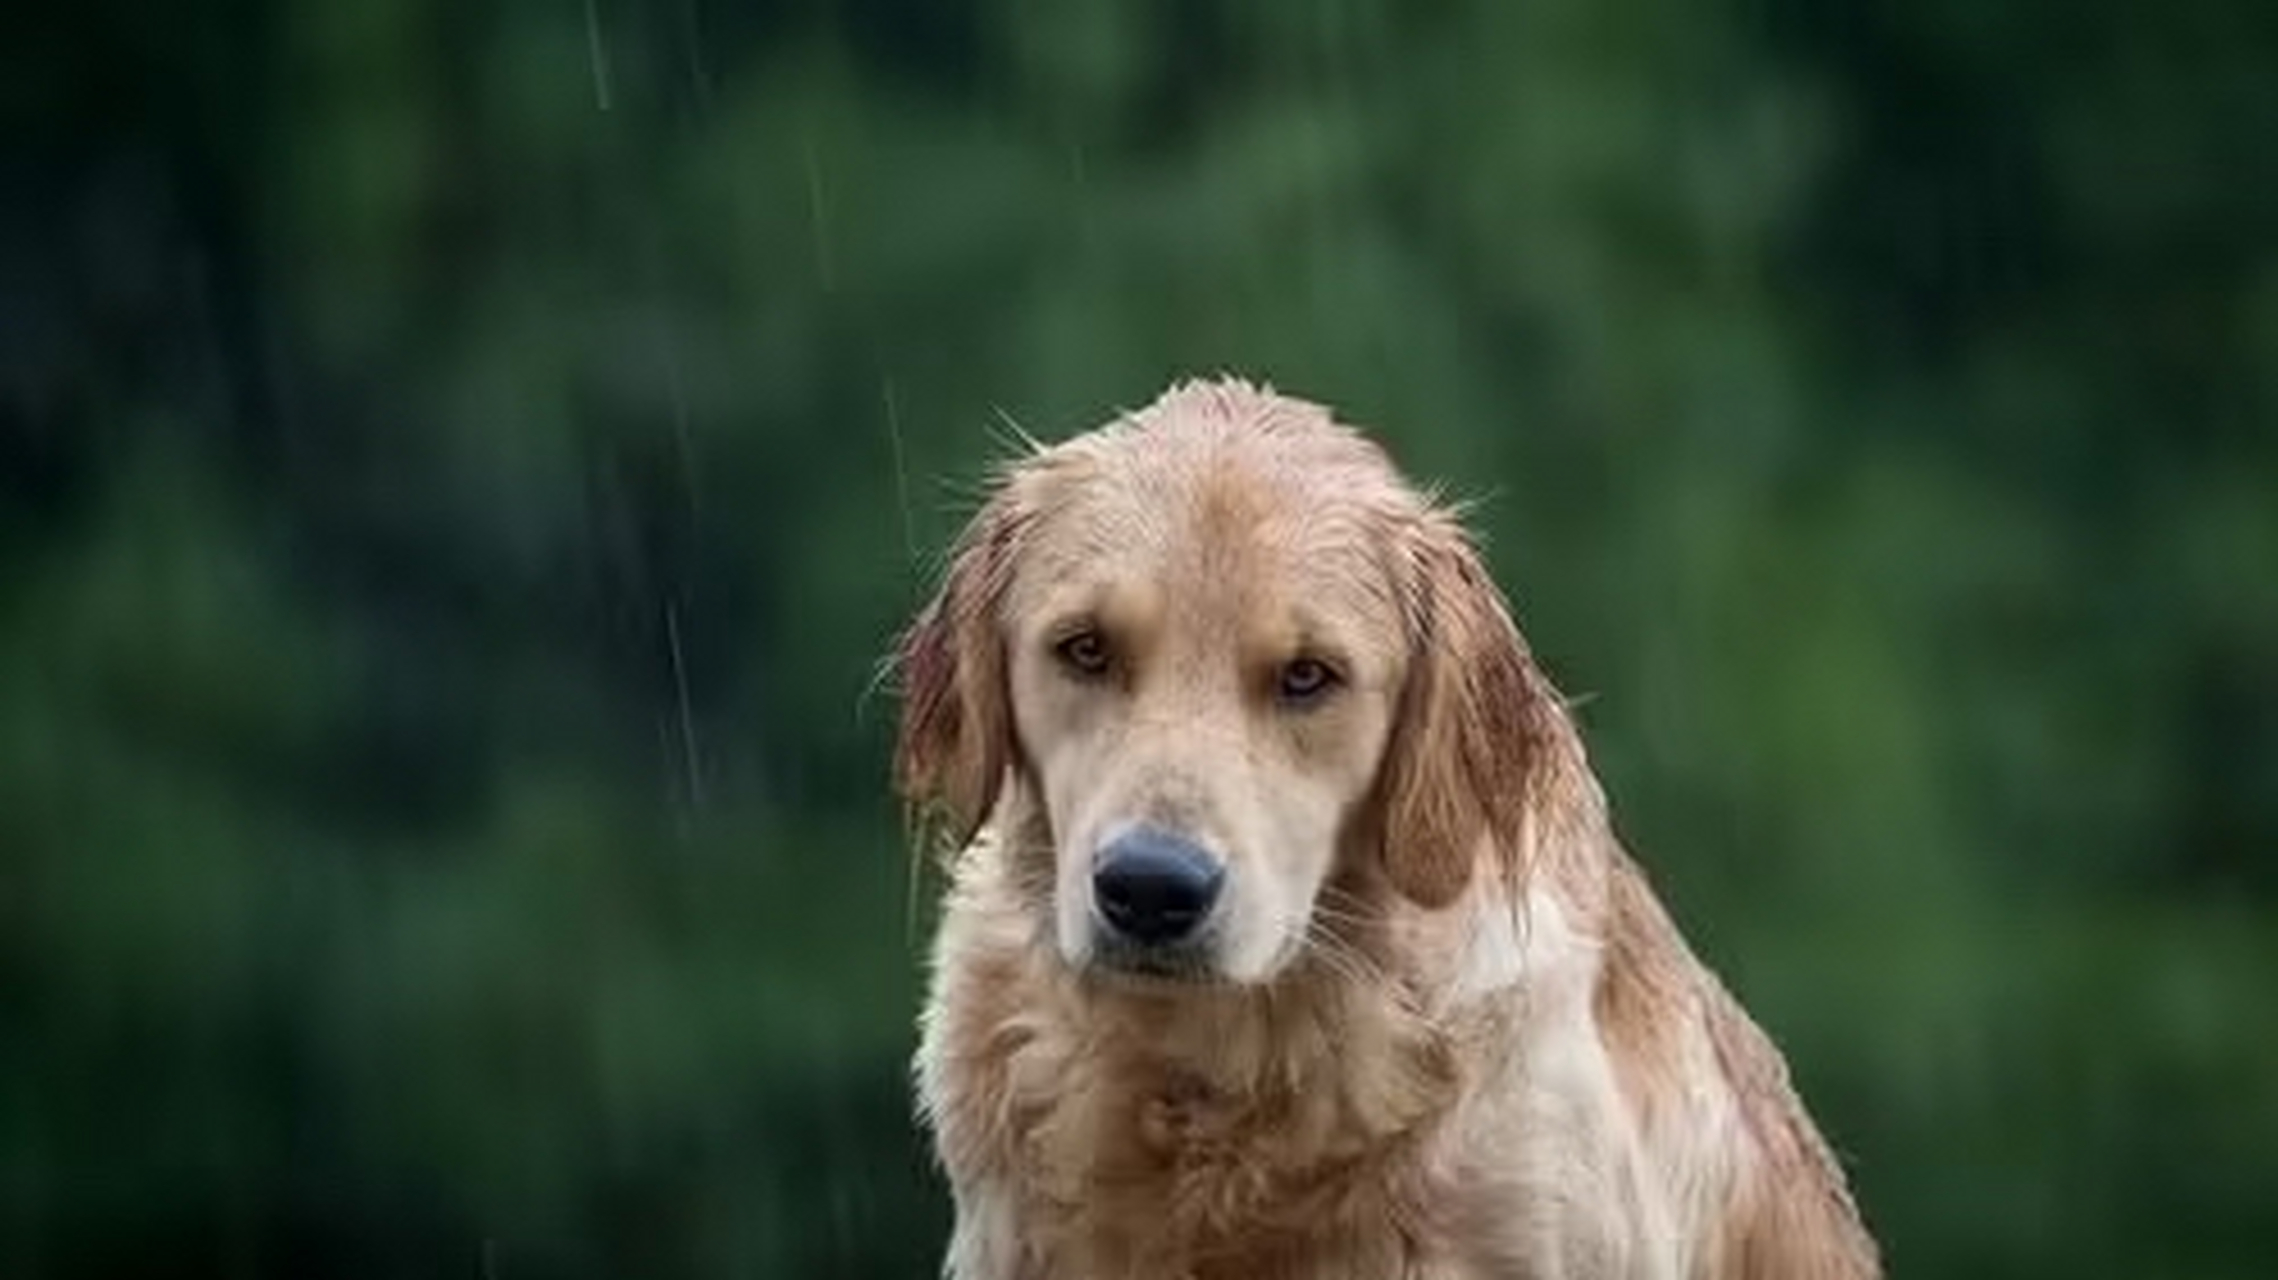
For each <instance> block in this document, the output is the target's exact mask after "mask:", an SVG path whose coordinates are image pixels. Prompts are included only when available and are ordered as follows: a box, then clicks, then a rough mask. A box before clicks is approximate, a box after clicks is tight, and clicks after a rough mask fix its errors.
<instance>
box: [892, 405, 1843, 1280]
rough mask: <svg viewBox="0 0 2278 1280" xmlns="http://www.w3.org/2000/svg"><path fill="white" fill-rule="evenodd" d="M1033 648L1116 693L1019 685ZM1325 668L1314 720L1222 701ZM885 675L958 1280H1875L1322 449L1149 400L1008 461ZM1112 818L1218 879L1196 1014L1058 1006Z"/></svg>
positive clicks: (1510, 659) (1732, 1008) (1176, 991)
mask: <svg viewBox="0 0 2278 1280" xmlns="http://www.w3.org/2000/svg"><path fill="white" fill-rule="evenodd" d="M1071 609H1076V610H1077V611H1078V613H1079V614H1080V616H1082V617H1084V618H1087V619H1088V618H1093V617H1095V616H1096V617H1097V618H1100V619H1105V620H1106V621H1102V622H1100V623H1099V624H1098V625H1100V626H1102V627H1111V628H1114V627H1119V628H1121V630H1120V631H1117V632H1116V633H1115V634H1116V636H1117V637H1118V641H1117V642H1118V643H1120V644H1122V645H1124V646H1126V647H1127V648H1128V650H1129V656H1128V657H1127V658H1126V657H1123V656H1121V655H1120V654H1119V658H1118V661H1119V665H1118V667H1117V669H1116V673H1115V676H1114V678H1113V680H1111V681H1109V682H1107V683H1105V684H1101V685H1098V686H1097V687H1091V688H1083V689H1075V688H1067V687H1063V685H1064V684H1065V682H1064V681H1063V680H1062V679H1061V677H1059V676H1057V675H1055V673H1054V669H1053V668H1052V666H1051V664H1050V663H1049V662H1048V661H1046V660H1045V659H1043V658H1040V657H1038V656H1037V655H1038V652H1039V651H1040V649H1041V648H1042V647H1043V644H1044V641H1045V640H1046V639H1048V638H1049V637H1050V636H1051V635H1052V634H1055V633H1053V632H1051V631H1050V630H1049V629H1048V628H1049V627H1051V626H1056V625H1060V624H1058V623H1055V622H1053V621H1052V620H1051V619H1052V617H1054V616H1056V614H1055V611H1058V613H1067V612H1068V611H1069V610H1071ZM1084 611H1089V612H1084ZM1324 637H1326V638H1327V639H1326V640H1324ZM1321 643H1331V644H1341V645H1342V646H1343V648H1342V649H1341V650H1339V654H1340V660H1341V661H1343V662H1344V663H1345V664H1346V670H1345V674H1346V675H1347V676H1348V677H1349V683H1350V686H1351V687H1350V688H1349V689H1343V690H1340V691H1339V692H1338V695H1337V696H1338V698H1339V699H1342V701H1341V702H1337V703H1333V704H1331V705H1328V706H1325V707H1323V708H1321V709H1318V710H1315V709H1310V708H1308V709H1303V710H1292V709H1291V708H1290V707H1288V706H1284V705H1279V704H1276V703H1275V702H1274V701H1273V699H1272V698H1270V697H1262V696H1258V695H1256V694H1255V692H1254V685H1255V680H1254V678H1253V676H1252V674H1251V672H1252V671H1253V668H1256V667H1257V664H1259V663H1268V664H1270V663H1271V662H1277V661H1285V660H1287V657H1288V655H1289V654H1290V653H1292V652H1295V651H1296V648H1297V647H1298V646H1301V645H1307V644H1321ZM899 666H900V672H901V676H902V681H903V693H904V709H903V719H902V725H901V734H900V740H899V743H898V746H897V751H896V775H897V780H898V783H899V786H900V789H901V791H902V794H903V796H904V798H905V799H906V800H907V801H908V802H909V803H910V804H911V806H912V808H913V812H914V813H916V814H917V815H919V816H920V817H921V818H922V819H923V820H924V823H925V829H926V830H927V831H928V832H929V833H932V834H934V835H936V836H939V837H942V838H943V848H944V850H945V852H946V853H947V855H948V860H949V866H950V869H951V877H952V884H951V888H950V891H949V896H948V900H947V903H946V908H945V912H944V915H943V919H942V924H941V927H940V931H939V933H938V935H937V937H936V940H935V947H934V957H933V958H934V965H933V978H932V989H931V992H930V996H929V999H928V1003H927V1007H926V1010H925V1015H924V1018H923V1036H922V1043H921V1046H920V1049H919V1052H918V1057H917V1063H916V1068H917V1083H918V1091H919V1097H920V1102H921V1106H922V1110H923V1114H924V1116H925V1117H926V1119H927V1120H928V1122H929V1123H930V1125H931V1127H932V1130H933V1134H934V1138H935V1142H936V1148H937V1151H938V1153H939V1156H940V1159H941V1162H942V1164H943V1166H944V1168H945V1169H946V1170H947V1172H948V1175H949V1178H950V1181H951V1184H952V1188H953V1191H954V1194H955V1199H956V1206H957V1223H956V1229H955V1235H954V1238H953V1239H952V1241H951V1243H950V1246H949V1256H948V1260H947V1264H946V1270H947V1273H948V1274H949V1275H951V1276H953V1277H955V1278H956V1280H1114V1278H1122V1277H1145V1278H1148V1280H1157V1278H1160V1280H1217V1278H1224V1280H1237V1278H1239V1280H1277V1278H1281V1277H1288V1278H1292V1280H1294V1278H1297V1277H1305V1278H1308V1280H1341V1278H1350V1280H1402V1278H1405V1280H1486V1278H1487V1277H1514V1278H1516V1277H1527V1278H1530V1280H1555V1278H1559V1277H1630V1276H1637V1277H1656V1278H1662V1277H1666V1278H1669V1280H1675V1278H1676V1277H1700V1278H1704V1280H1705V1278H1710V1277H1716V1278H1722V1277H1765V1278H1769V1280H1780V1278H1788V1277H1794V1278H1798V1280H1800V1278H1803V1277H1826V1278H1828V1280H1852V1278H1858V1277H1872V1276H1876V1275H1878V1274H1879V1266H1878V1262H1877V1258H1876V1251H1875V1247H1874V1244H1873V1242H1872V1241H1871V1239H1870V1238H1869V1237H1868V1235H1867V1233H1866V1231H1865V1230H1864V1228H1863V1227H1862V1225H1861V1223H1860V1221H1859V1217H1858V1215H1857V1213H1856V1211H1855V1209H1854V1208H1853V1206H1852V1203H1851V1199H1850V1195H1849V1193H1848V1191H1847V1189H1846V1187H1845V1183H1844V1178H1843V1174H1842V1172H1841V1170H1840V1168H1839V1166H1838V1165H1837V1163H1836V1162H1835V1160H1834V1159H1833V1158H1832V1157H1831V1156H1830V1154H1829V1152H1828V1150H1827V1148H1826V1145H1825V1144H1824V1143H1823V1142H1822V1141H1821V1139H1820V1137H1819V1135H1818V1133H1817V1131H1816V1130H1815V1129H1814V1128H1813V1126H1812V1123H1811V1121H1810V1120H1809V1118H1808V1117H1807V1116H1806V1114H1805V1112H1804V1110H1803V1108H1802V1106H1801V1104H1800V1103H1799V1102H1798V1100H1797V1099H1796V1097H1795V1095H1794V1093H1793V1091H1792V1090H1791V1088H1790V1086H1789V1083H1788V1079H1787V1073H1786V1069H1785V1066H1784V1064H1783V1063H1782V1062H1781V1060H1780V1057H1779V1054H1778V1052H1777V1051H1776V1050H1775V1049H1774V1048H1773V1046H1772V1044H1771V1043H1770V1041H1769V1040H1768V1039H1767V1038H1766V1037H1765V1036H1764V1034H1763V1033H1762V1032H1761V1031H1760V1030H1759V1029H1758V1028H1757V1027H1756V1026H1755V1025H1754V1024H1753V1023H1752V1022H1751V1021H1750V1020H1749V1019H1748V1017H1747V1015H1746V1014H1745V1013H1744V1012H1743V1011H1742V1010H1741V1008H1740V1007H1739V1005H1738V1004H1737V1003H1736V1002H1735V1001H1734V1000H1733V999H1732V997H1731V996H1730V995H1729V994H1727V993H1726V991H1725V990H1724V988H1723V987H1722V986H1721V985H1720V984H1719V983H1718V982H1717V980H1716V978H1715V977H1714V976H1713V975H1712V974H1711V973H1710V972H1709V971H1708V970H1707V969H1706V968H1705V967H1704V966H1703V965H1702V964H1701V963H1700V962H1699V961H1698V960H1696V959H1695V958H1694V957H1693V955H1692V954H1691V953H1690V951H1689V950H1688V949H1687V948H1686V946H1685V944H1684V942H1683V940H1682V938H1681V937H1680V935H1679V933H1678V931H1677V929H1676V928H1675V926H1674V925H1673V924H1672V923H1671V922H1670V920H1669V919H1668V917H1667V915H1666V914H1665V913H1664V912H1663V911H1662V909H1661V907H1660V905H1659V903H1658V902H1657V901H1656V900H1655V898H1654V896H1653V893H1652V891H1651V889H1650V887H1649V886H1648V885H1647V883H1646V880H1645V877H1644V875H1643V873H1642V872H1641V871H1640V870H1639V869H1638V868H1637V866H1636V865H1635V864H1634V863H1633V862H1632V861H1631V860H1630V858H1629V857H1628V856H1627V854H1626V853H1624V852H1623V850H1622V848H1621V846H1620V845H1619V843H1618V842H1617V841H1616V839H1615V837H1614V835H1613V833H1612V830H1611V827H1610V825H1609V823H1608V821H1607V817H1606V812H1605V802H1604V797H1603V794H1602V792H1601V790H1600V788H1599V787H1598V785H1597V783H1596V781H1595V779H1594V778H1593V776H1592V774H1591V771H1590V768H1589V765H1588V762H1587V759H1586V756H1585V753H1584V750H1583V747H1582V743H1581V739H1580V736H1579V734H1578V733H1577V732H1576V729H1575V726H1574V724H1573V722H1572V720H1571V719H1570V717H1569V716H1568V714H1567V712H1566V709H1565V707H1564V705H1563V703H1562V702H1561V701H1560V699H1559V698H1558V696H1557V694H1556V692H1555V691H1554V690H1553V689H1552V687H1551V686H1550V684H1549V682H1548V681H1547V680H1546V679H1545V678H1544V677H1543V675H1542V674H1541V672H1540V671H1539V670H1538V668H1537V667H1536V665H1535V663H1534V661H1533V660H1532V658H1531V657H1530V655H1529V654H1528V652H1527V648H1526V645H1525V643H1524V641H1523V640H1522V639H1521V637H1520V635H1519V632H1518V631H1517V629H1516V627H1515V626H1514V625H1513V623H1512V621H1511V617H1510V613H1509V610H1508V608H1507V606H1506V605H1505V603H1504V601H1503V599H1502V597H1501V595H1500V593H1499V592H1498V591H1497V590H1496V588H1495V586H1494V583H1493V581H1492V579H1491V578H1490V577H1489V575H1488V574H1487V572H1486V570H1485V568H1484V567H1483V566H1482V564H1481V563H1480V560H1479V557H1478V555H1477V553H1476V551H1475V549H1474V548H1473V547H1472V545H1471V544H1470V542H1469V541H1468V540H1467V539H1466V538H1465V536H1464V534H1463V532H1462V529H1461V528H1460V525H1459V523H1458V522H1457V521H1456V520H1455V519H1454V518H1453V516H1452V515H1451V514H1450V513H1448V512H1447V511H1445V510H1444V509H1441V508H1439V507H1437V506H1435V505H1434V504H1433V503H1432V502H1430V501H1429V500H1427V499H1426V498H1425V497H1423V496H1422V495H1420V494H1418V493H1417V492H1416V491H1415V490H1413V489H1412V488H1411V487H1410V486H1408V485H1407V484H1406V483H1405V482H1403V481H1402V479H1401V478H1400V476H1399V475H1398V473H1397V472H1396V471H1395V469H1394V468H1393V466H1392V464H1391V463H1390V461H1389V460H1388V459H1387V458H1386V457H1385V456H1384V455H1383V454H1382V453H1381V452H1380V451H1379V450H1378V449H1377V448H1376V447H1375V446H1374V445H1372V444H1370V443H1369V442H1368V441H1367V440H1365V439H1364V438H1363V437H1361V436H1360V435H1359V434H1358V433H1356V432H1354V431H1352V430H1350V429H1349V428H1346V427H1344V426H1341V425H1339V424H1337V423H1335V422H1334V421H1333V420H1332V419H1331V417H1330V415H1329V414H1328V413H1327V412H1326V411H1325V410H1323V409H1321V408H1319V407H1318V406H1315V405H1311V404H1307V403H1304V402H1301V401H1297V400H1293V399H1290V398H1287V397H1284V396H1280V395H1276V394H1274V393H1273V392H1272V391H1271V390H1270V389H1259V388H1253V387H1251V386H1248V385H1246V384H1243V383H1240V382H1234V381H1222V382H1210V383H1189V384H1185V385H1182V386H1179V387H1174V388H1173V389H1172V390H1170V391H1169V392H1167V393H1166V394H1165V395H1164V396H1163V397H1162V398H1161V399H1159V400H1158V401H1156V402H1155V403H1154V404H1153V405H1151V406H1149V407H1148V408H1146V409H1144V410H1142V411H1140V412H1138V413H1135V414H1130V415H1126V416H1125V417H1124V418H1122V419H1121V420H1119V421H1118V422H1116V423H1114V424H1112V425H1110V426H1108V427H1105V428H1102V429H1100V430H1098V431H1094V432H1090V433H1088V434H1085V435H1082V436H1078V437H1076V438H1075V439H1073V440H1070V441H1068V442H1066V443H1064V444H1060V445H1057V446H1054V447H1051V448H1040V449H1038V450H1037V451H1035V452H1034V453H1033V454H1031V455H1030V456H1027V457H1024V458H1021V459H1018V460H1016V461H1015V462H1013V463H1012V464H1011V465H1010V466H1009V467H1008V468H1007V469H1006V470H1005V472H1004V473H1003V475H1002V477H1001V479H1000V481H999V483H998V484H997V485H996V486H995V488H994V491H993V494H992V496H991V498H990V500H989V502H988V503H987V505H986V507H985V508H984V509H983V510H982V512H981V513H980V515H979V516H978V517H976V519H975V520H974V521H973V523H972V525H971V526H970V527H969V528H968V529H967V531H966V533H965V535H964V537H963V538H962V539H961V540H960V543H959V545H958V547H957V549H956V550H955V552H954V553H953V555H952V559H951V564H950V567H949V570H948V573H947V575H946V577H945V580H944V582H943V584H942V588H941V591H940V593H939V594H938V595H937V596H936V597H935V598H934V599H933V601H932V602H931V603H929V604H928V605H927V606H926V608H925V609H924V611H923V612H921V613H920V614H919V616H918V618H917V619H916V621H915V622H914V623H913V624H912V625H911V627H910V629H909V630H908V632H907V633H906V634H905V636H904V637H903V641H902V645H901V649H900V653H899ZM1137 818H1144V819H1146V820H1149V821H1168V822H1173V823H1175V824H1181V825H1182V826H1183V827H1184V828H1185V829H1188V830H1190V831H1191V832H1194V833H1198V835H1197V838H1198V839H1203V840H1204V841H1205V843H1208V844H1210V845H1211V846H1212V847H1213V848H1214V849H1216V850H1217V852H1218V853H1219V854H1220V855H1221V856H1222V857H1223V858H1224V860H1225V861H1226V864H1227V872H1228V879H1229V884H1230V886H1231V888H1230V889H1229V894H1230V895H1235V896H1233V897H1230V899H1229V901H1228V904H1227V905H1226V906H1225V909H1224V911H1223V913H1222V914H1223V916H1224V920H1223V922H1222V924H1221V925H1220V926H1219V930H1220V933H1221V934H1222V935H1223V936H1222V938H1221V939H1220V941H1221V942H1222V944H1223V945H1222V959H1223V972H1222V973H1220V974H1218V975H1217V979H1218V980H1216V981H1192V982H1168V981H1155V980H1142V979H1133V978H1123V977H1119V976H1117V975H1114V974H1109V973H1101V972H1098V971H1096V970H1095V968H1094V966H1092V965H1090V964H1089V963H1087V957H1088V955H1089V952H1088V950H1087V946H1088V937H1089V934H1088V932H1087V931H1088V929H1089V928H1090V926H1089V925H1088V924H1087V921H1086V917H1085V914H1084V904H1085V902H1086V901H1088V899H1086V897H1085V896H1084V895H1085V894H1086V893H1087V892H1088V890H1087V887H1086V886H1087V885H1088V867H1089V858H1090V852H1089V849H1088V848H1087V847H1083V842H1084V841H1086V840H1097V839H1099V838H1100V835H1101V833H1102V832H1104V831H1107V830H1110V829H1111V826H1110V825H1106V824H1110V823H1112V822H1114V821H1123V820H1128V819H1137ZM1243 895H1246V896H1243ZM1238 904H1239V905H1241V907H1242V909H1240V910H1237V905H1238Z"/></svg>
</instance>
